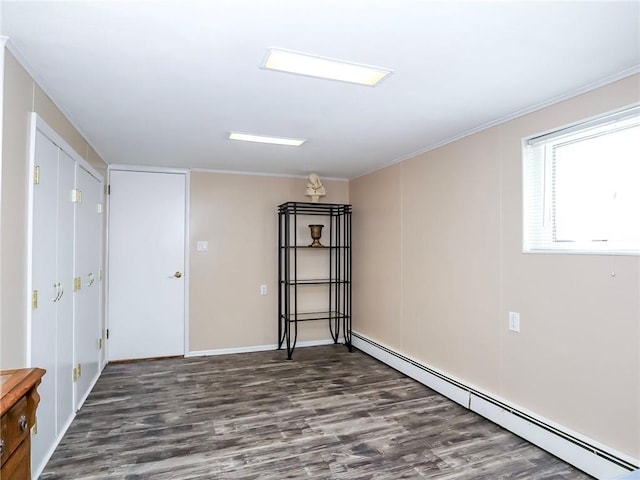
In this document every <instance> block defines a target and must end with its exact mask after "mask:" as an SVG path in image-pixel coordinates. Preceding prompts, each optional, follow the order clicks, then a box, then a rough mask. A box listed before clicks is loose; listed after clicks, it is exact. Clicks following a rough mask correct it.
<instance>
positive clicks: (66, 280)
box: [55, 149, 75, 433]
mask: <svg viewBox="0 0 640 480" xmlns="http://www.w3.org/2000/svg"><path fill="white" fill-rule="evenodd" d="M74 186H75V162H74V161H73V159H72V158H71V157H70V156H69V155H67V154H66V153H65V152H64V151H63V150H61V149H59V150H58V234H57V245H56V258H57V265H56V270H57V275H58V282H60V293H61V295H60V299H59V300H58V302H57V303H56V310H57V312H56V336H55V338H56V342H57V346H56V350H57V351H56V358H57V362H56V365H57V375H56V377H57V378H56V384H57V385H56V397H57V405H56V407H57V416H58V420H57V430H58V433H60V432H61V431H62V430H63V429H66V428H67V425H68V423H70V422H71V420H72V418H73V414H74V412H75V409H74V402H73V240H74V203H73V199H72V192H73V189H74Z"/></svg>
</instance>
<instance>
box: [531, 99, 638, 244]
mask: <svg viewBox="0 0 640 480" xmlns="http://www.w3.org/2000/svg"><path fill="white" fill-rule="evenodd" d="M523 150H524V169H523V172H524V248H523V249H524V251H525V252H545V251H547V252H549V251H561V252H574V253H602V252H608V253H620V254H640V107H633V108H629V109H626V110H624V111H620V112H617V113H615V114H612V115H607V116H604V117H601V118H598V119H595V120H591V121H588V122H583V123H580V124H577V125H573V126H570V127H567V128H563V129H561V130H557V131H554V132H551V133H548V134H545V135H540V136H536V137H533V138H529V139H525V140H524V147H523Z"/></svg>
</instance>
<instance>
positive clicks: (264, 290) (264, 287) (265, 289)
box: [260, 285, 267, 295]
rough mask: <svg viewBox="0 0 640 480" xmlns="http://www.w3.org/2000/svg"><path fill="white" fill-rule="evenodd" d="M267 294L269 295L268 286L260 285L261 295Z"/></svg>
mask: <svg viewBox="0 0 640 480" xmlns="http://www.w3.org/2000/svg"><path fill="white" fill-rule="evenodd" d="M266 294H267V286H266V285H260V295H266Z"/></svg>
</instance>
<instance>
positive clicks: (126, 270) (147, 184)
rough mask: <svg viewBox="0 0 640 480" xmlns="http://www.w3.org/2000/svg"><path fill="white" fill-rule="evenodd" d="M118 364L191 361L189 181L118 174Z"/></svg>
mask: <svg viewBox="0 0 640 480" xmlns="http://www.w3.org/2000/svg"><path fill="white" fill-rule="evenodd" d="M109 186H110V192H111V194H110V196H109V285H108V315H109V323H108V328H109V340H108V355H109V359H110V360H123V359H133V358H150V357H161V356H172V355H183V354H184V326H185V316H184V315H185V283H184V265H185V210H186V174H184V173H155V172H135V171H119V170H111V171H110V175H109Z"/></svg>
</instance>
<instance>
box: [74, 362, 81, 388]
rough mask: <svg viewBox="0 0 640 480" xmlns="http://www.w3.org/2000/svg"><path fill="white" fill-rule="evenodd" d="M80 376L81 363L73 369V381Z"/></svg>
mask: <svg viewBox="0 0 640 480" xmlns="http://www.w3.org/2000/svg"><path fill="white" fill-rule="evenodd" d="M81 376H82V365H80V364H78V365H76V367H75V368H74V369H73V382H74V383H75V382H77V381H78V379H79V378H80V377H81Z"/></svg>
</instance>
